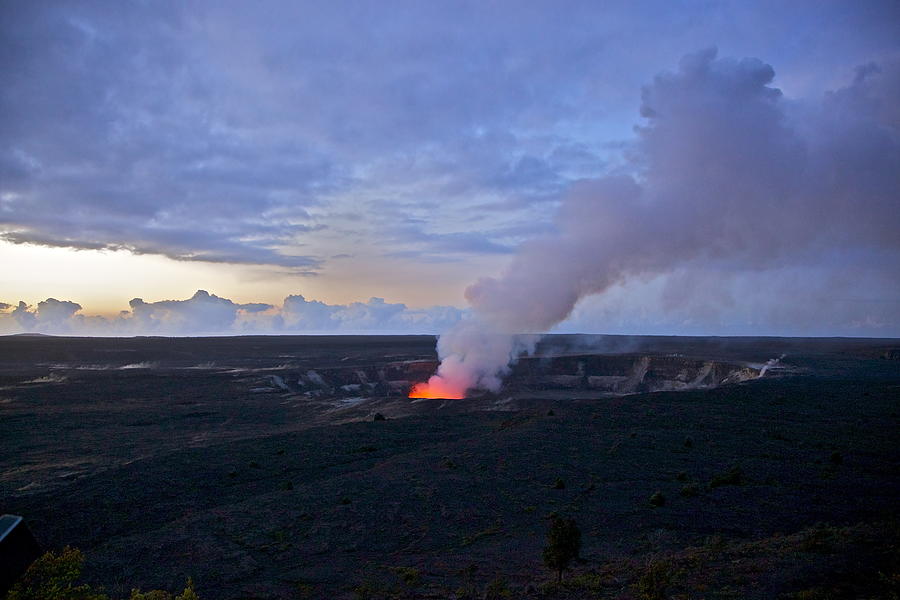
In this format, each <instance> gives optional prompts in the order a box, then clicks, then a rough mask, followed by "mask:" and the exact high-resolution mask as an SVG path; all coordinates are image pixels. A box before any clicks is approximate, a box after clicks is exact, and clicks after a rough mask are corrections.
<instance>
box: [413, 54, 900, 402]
mask: <svg viewBox="0 0 900 600" xmlns="http://www.w3.org/2000/svg"><path fill="white" fill-rule="evenodd" d="M774 76H775V72H774V70H773V69H772V67H770V66H769V65H767V64H764V63H763V62H761V61H759V60H757V59H753V58H748V59H743V60H734V59H728V58H717V57H716V52H715V50H705V51H702V52H699V53H696V54H692V55H688V56H686V57H685V58H684V59H682V61H681V62H680V64H679V68H678V69H677V71H675V72H673V73H663V74H661V75H658V76H657V77H656V78H655V79H654V80H653V82H652V83H651V84H649V85H648V86H646V87H645V88H644V89H643V93H642V104H641V116H642V117H644V119H645V123H644V124H643V125H642V126H640V127H638V128H637V129H636V131H637V140H636V145H635V147H634V148H633V149H632V150H633V152H632V153H631V155H630V156H631V158H630V160H631V167H632V168H631V169H630V174H615V175H606V176H603V177H600V178H597V179H592V180H583V181H580V182H577V183H576V184H574V185H573V186H572V188H571V189H570V190H569V192H568V193H567V195H566V196H565V197H564V198H563V199H562V203H561V206H560V209H559V213H558V215H557V217H556V221H555V226H556V227H555V232H554V233H553V234H552V235H548V236H545V237H542V238H539V239H535V240H532V241H529V242H527V243H525V244H523V245H522V246H521V247H520V248H519V251H518V253H517V254H516V256H515V257H514V258H513V260H512V262H511V263H510V264H509V266H508V268H507V269H506V270H505V271H504V272H503V273H502V274H501V275H500V276H499V277H485V278H481V279H479V280H478V281H476V282H475V283H473V284H472V285H471V286H469V288H468V289H467V290H466V299H467V300H468V301H469V303H470V304H471V306H472V309H473V313H474V316H473V318H472V319H471V320H466V321H463V322H461V323H460V324H458V325H457V326H456V327H454V328H452V329H450V330H449V331H448V332H446V333H445V334H443V335H442V336H441V338H440V340H439V342H438V354H439V356H440V358H441V365H440V367H439V370H438V373H437V374H436V375H435V376H434V377H433V378H432V379H431V381H429V383H428V386H427V388H426V387H424V386H419V387H418V388H417V390H416V392H417V393H418V394H420V395H431V396H435V397H437V396H441V394H443V396H441V397H462V396H463V395H464V394H465V392H466V390H468V389H474V388H484V389H488V390H497V389H498V388H499V386H500V383H501V378H502V376H503V375H504V374H505V372H506V370H507V369H508V365H509V363H510V361H513V360H515V358H516V357H517V356H518V354H519V352H521V351H522V350H523V348H522V347H521V346H520V345H519V343H518V342H517V341H516V337H515V336H514V335H513V334H515V333H521V332H545V331H548V330H549V329H551V328H552V327H553V326H554V325H556V324H557V323H559V322H560V321H562V320H564V319H565V318H566V317H568V316H569V315H570V313H571V312H572V309H573V308H574V307H575V305H576V303H577V302H578V301H579V299H581V298H583V297H585V296H587V295H590V294H601V293H603V292H604V291H606V290H607V289H609V288H610V287H611V286H612V285H615V284H619V283H625V282H626V281H628V280H629V279H633V278H649V277H653V276H658V275H660V274H666V273H670V272H672V271H674V270H675V269H676V268H684V267H690V266H701V267H707V268H716V269H720V270H721V271H722V272H727V273H729V274H740V273H741V272H745V273H748V272H758V271H760V270H763V269H766V268H767V267H768V266H769V265H777V266H779V267H784V266H792V265H797V266H811V267H826V268H827V267H828V266H829V265H830V263H826V262H825V261H833V260H834V257H835V256H836V255H837V256H839V260H840V262H841V266H842V268H845V269H846V268H851V269H852V268H853V266H854V264H858V265H859V266H863V265H866V266H868V265H871V264H872V261H873V260H877V261H880V262H879V264H881V265H882V269H881V272H883V273H885V278H886V279H890V282H889V283H890V284H892V285H896V281H897V278H898V275H897V274H898V273H900V236H898V235H897V231H900V210H898V201H900V112H898V108H897V107H898V104H897V102H896V98H897V95H896V92H897V91H898V90H900V68H898V64H897V63H894V64H889V65H882V66H877V65H867V66H866V67H864V68H860V69H859V70H858V71H857V76H856V78H855V79H854V80H853V81H852V82H851V84H850V85H849V86H847V87H845V88H843V89H840V90H837V91H834V92H830V93H828V94H826V96H825V97H824V99H823V100H822V101H821V102H817V103H804V102H800V101H792V100H787V99H785V98H784V97H783V94H782V93H781V91H780V90H778V89H777V88H775V87H772V86H771V83H772V81H773V79H774ZM432 387H434V388H435V389H436V390H438V391H439V393H435V394H432V393H431V391H432V390H430V389H429V388H432Z"/></svg>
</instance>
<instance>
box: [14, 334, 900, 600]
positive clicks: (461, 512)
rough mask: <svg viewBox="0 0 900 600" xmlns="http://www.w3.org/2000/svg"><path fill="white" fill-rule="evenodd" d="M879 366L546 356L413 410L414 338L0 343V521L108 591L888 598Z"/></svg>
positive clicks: (898, 462)
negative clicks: (562, 541)
mask: <svg viewBox="0 0 900 600" xmlns="http://www.w3.org/2000/svg"><path fill="white" fill-rule="evenodd" d="M898 347H900V344H898V343H897V341H896V340H847V339H835V340H821V339H817V340H798V339H783V338H752V339H751V338H740V339H727V338H626V337H614V336H549V337H547V338H545V339H544V340H543V341H542V343H541V344H540V345H539V346H538V348H537V351H536V352H535V354H534V355H533V356H531V357H525V358H523V359H522V360H521V361H520V362H519V363H518V364H517V365H515V366H514V367H513V369H512V371H511V373H510V376H509V377H508V378H507V380H506V385H505V388H504V389H503V390H501V391H500V392H499V393H496V394H487V393H485V394H480V395H475V396H473V397H471V398H467V399H465V400H452V401H451V400H415V401H413V400H409V399H407V398H406V393H407V392H408V390H409V387H410V386H411V385H412V384H414V383H416V382H419V381H424V380H425V379H427V377H428V376H429V375H430V374H431V373H432V372H433V370H434V368H435V366H436V356H435V355H434V338H432V337H429V336H408V337H388V336H385V337H351V336H348V337H328V336H319V337H289V336H285V337H238V338H180V339H177V338H176V339H169V338H129V339H96V338H95V339H90V338H80V339H79V338H51V337H41V336H34V337H32V336H12V337H6V338H0V440H3V442H2V444H3V449H4V452H2V453H0V512H9V513H15V514H21V515H24V516H25V517H26V519H27V521H28V523H29V525H30V527H31V529H32V530H33V532H34V534H35V536H36V537H37V539H38V541H39V542H40V543H42V544H43V546H44V547H45V548H58V547H62V546H63V545H72V546H77V547H79V548H81V549H82V550H83V551H84V552H85V555H86V557H87V568H86V572H85V575H86V577H87V579H88V580H89V581H90V582H92V583H94V584H99V585H103V586H104V587H105V588H106V590H107V592H108V593H110V594H112V595H113V596H119V597H127V595H128V592H129V590H130V589H131V588H132V587H138V586H140V587H142V588H145V589H147V588H153V587H156V588H164V589H171V590H175V589H180V588H179V586H183V583H184V580H185V578H186V577H188V576H191V577H193V578H194V580H195V582H196V584H197V590H198V592H199V593H200V595H201V597H202V598H204V599H205V600H208V599H210V598H213V599H218V598H221V599H230V598H248V599H249V598H302V597H309V598H341V597H346V598H392V597H393V598H427V597H430V598H453V597H458V598H462V597H479V598H481V597H485V596H487V597H497V598H501V597H535V598H537V597H545V598H598V597H601V598H606V597H608V598H667V597H682V598H702V597H706V598H778V597H783V598H801V597H802V598H832V597H837V598H842V597H846V598H853V597H884V598H889V597H891V596H890V594H891V593H897V592H898V591H900V575H898V573H900V571H898V565H900V554H898V542H897V540H898V539H900V536H898V535H897V532H898V528H897V520H896V519H897V506H898V505H900V502H898V500H900V477H898V476H900V444H898V441H897V440H898V433H900V429H898V424H900V362H898V360H897V356H898V355H900V354H898V350H897V349H898ZM381 417H384V418H383V419H382V418H381ZM553 514H558V515H565V516H568V517H571V518H573V519H574V520H575V521H576V523H577V524H578V526H579V528H580V530H581V533H582V550H581V558H580V560H579V561H578V562H577V563H575V564H573V565H572V569H571V570H570V572H569V573H568V574H567V577H566V578H564V580H563V583H562V584H561V585H556V584H554V583H553V581H554V577H553V574H552V573H550V572H549V571H548V570H547V569H546V567H544V565H543V563H542V560H541V550H542V548H543V546H544V544H545V534H546V531H547V527H548V519H549V517H550V516H551V515H553Z"/></svg>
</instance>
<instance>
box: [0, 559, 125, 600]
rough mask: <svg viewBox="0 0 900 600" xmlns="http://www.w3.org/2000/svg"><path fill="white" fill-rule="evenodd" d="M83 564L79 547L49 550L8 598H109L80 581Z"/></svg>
mask: <svg viewBox="0 0 900 600" xmlns="http://www.w3.org/2000/svg"><path fill="white" fill-rule="evenodd" d="M83 565H84V554H82V552H81V550H78V549H77V548H70V547H68V546H66V547H65V548H63V549H62V550H61V551H60V552H59V554H56V553H54V552H47V553H45V554H44V555H43V556H41V557H40V558H38V559H37V560H36V561H34V562H33V563H32V564H31V566H30V567H28V570H27V571H25V574H24V575H22V577H21V578H19V580H18V581H17V582H16V583H15V585H13V587H12V589H10V590H9V593H8V594H7V596H6V600H108V597H107V596H106V595H105V594H101V593H99V592H96V591H94V590H93V589H91V587H90V586H89V585H87V584H82V585H76V583H77V581H78V579H79V578H80V577H81V569H82V566H83Z"/></svg>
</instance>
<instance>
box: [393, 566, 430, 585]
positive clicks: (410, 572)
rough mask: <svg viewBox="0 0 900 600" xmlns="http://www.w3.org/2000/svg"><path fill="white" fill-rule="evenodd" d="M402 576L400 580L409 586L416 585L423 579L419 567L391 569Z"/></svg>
mask: <svg viewBox="0 0 900 600" xmlns="http://www.w3.org/2000/svg"><path fill="white" fill-rule="evenodd" d="M391 570H392V571H393V572H394V573H396V574H397V577H399V578H400V581H402V582H403V583H404V585H407V586H409V587H416V586H417V585H419V582H420V581H421V580H422V576H421V574H420V573H419V570H418V569H414V568H413V567H394V568H393V569H391Z"/></svg>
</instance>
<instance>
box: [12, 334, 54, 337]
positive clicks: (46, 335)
mask: <svg viewBox="0 0 900 600" xmlns="http://www.w3.org/2000/svg"><path fill="white" fill-rule="evenodd" d="M0 337H56V336H55V335H50V334H47V333H11V334H9V335H5V336H0Z"/></svg>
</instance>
